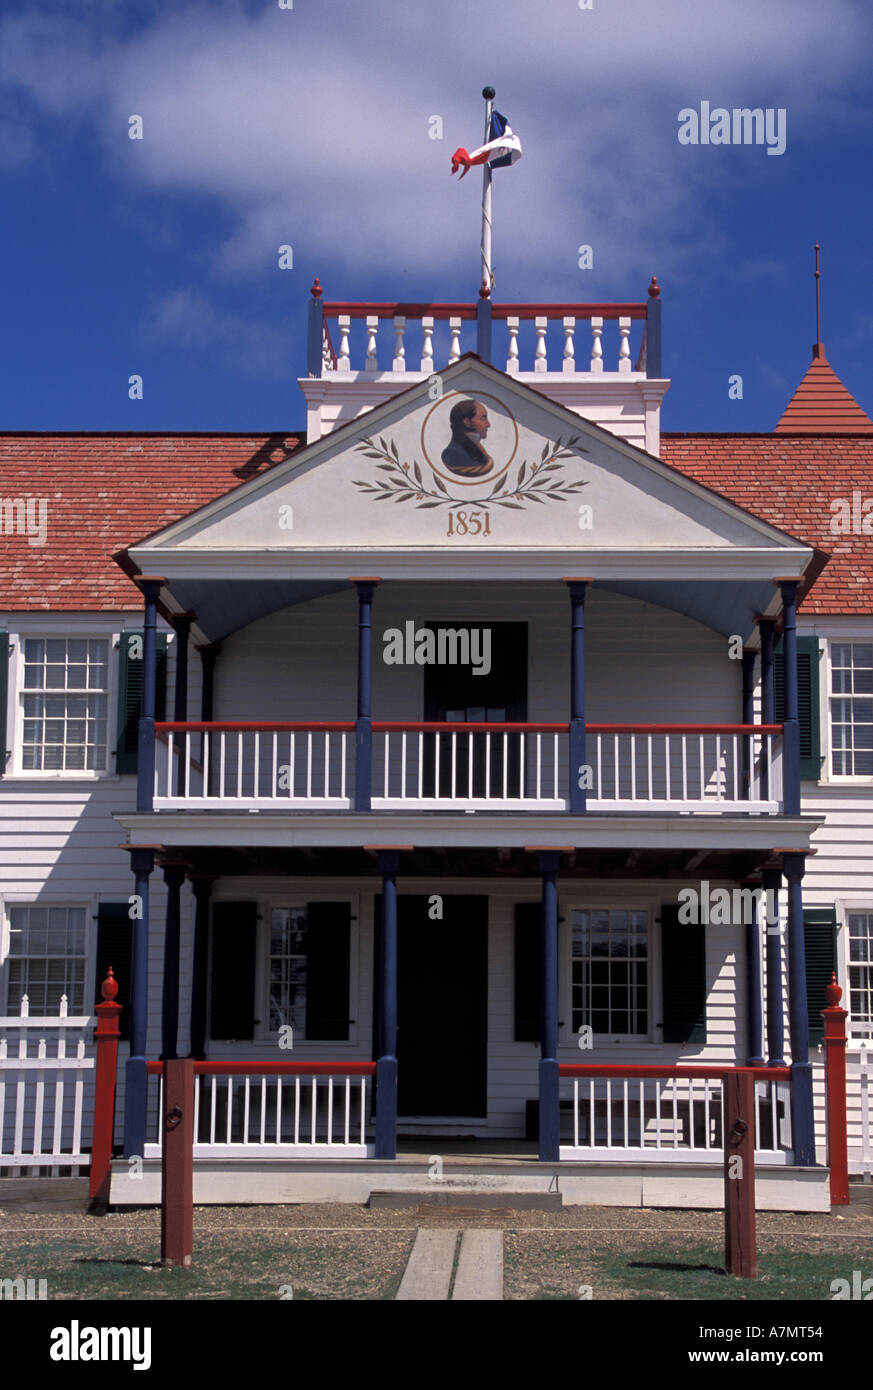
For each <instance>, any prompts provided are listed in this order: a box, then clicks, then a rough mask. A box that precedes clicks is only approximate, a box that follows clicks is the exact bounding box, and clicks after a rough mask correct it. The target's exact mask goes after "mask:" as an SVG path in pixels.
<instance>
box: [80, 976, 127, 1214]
mask: <svg viewBox="0 0 873 1390" xmlns="http://www.w3.org/2000/svg"><path fill="white" fill-rule="evenodd" d="M100 993H101V995H102V996H103V1003H102V1004H98V1005H97V1006H96V1008H95V1013H96V1014H97V1029H96V1031H95V1034H94V1042H95V1045H96V1048H97V1057H96V1061H95V1076H94V1129H93V1134H92V1138H91V1173H90V1181H89V1185H88V1193H89V1196H90V1197H91V1199H92V1201H93V1200H96V1203H97V1205H98V1206H106V1204H107V1203H108V1202H109V1187H110V1183H111V1180H112V1140H113V1136H114V1134H115V1076H116V1068H117V1065H118V1039H119V1035H120V1029H119V1027H118V1018H119V1015H120V1013H121V1005H120V1004H116V1003H115V997H116V995H117V994H118V981H117V980H116V978H115V976H114V974H113V973H112V966H111V965H110V967H109V974H108V975H107V976H106V979H105V980H104V981H103V984H102V985H101V987H100Z"/></svg>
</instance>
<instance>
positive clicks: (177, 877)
mask: <svg viewBox="0 0 873 1390" xmlns="http://www.w3.org/2000/svg"><path fill="white" fill-rule="evenodd" d="M186 867H187V866H186V865H185V864H184V863H183V862H182V861H180V860H166V861H165V862H164V864H163V865H162V868H163V870H164V882H165V883H166V885H167V914H166V918H165V923H164V978H163V986H162V995H161V1057H162V1058H163V1060H164V1061H165V1062H166V1061H168V1060H170V1061H172V1060H174V1059H175V1058H176V1057H178V1055H179V1053H178V1051H177V1048H178V1045H179V946H180V941H181V907H182V884H183V883H184V881H185V869H186Z"/></svg>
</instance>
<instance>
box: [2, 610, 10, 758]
mask: <svg viewBox="0 0 873 1390" xmlns="http://www.w3.org/2000/svg"><path fill="white" fill-rule="evenodd" d="M8 697H9V633H8V632H0V777H2V776H3V774H4V773H5V771H6V754H7V753H8V751H9V750H8V749H7V747H6V705H7V700H8Z"/></svg>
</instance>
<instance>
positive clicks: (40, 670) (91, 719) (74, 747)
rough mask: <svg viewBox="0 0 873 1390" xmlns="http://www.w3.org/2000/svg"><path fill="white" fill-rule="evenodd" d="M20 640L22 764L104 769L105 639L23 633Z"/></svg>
mask: <svg viewBox="0 0 873 1390" xmlns="http://www.w3.org/2000/svg"><path fill="white" fill-rule="evenodd" d="M23 646H24V682H23V686H24V688H23V690H22V695H21V699H22V712H23V715H24V730H23V738H22V750H21V766H22V768H23V769H24V770H25V771H37V772H72V771H88V772H101V771H103V770H105V768H106V710H107V701H108V695H107V691H108V669H109V668H108V662H109V642H108V641H107V640H106V639H105V638H97V639H95V638H88V637H48V638H42V637H26V638H25V639H24V643H23Z"/></svg>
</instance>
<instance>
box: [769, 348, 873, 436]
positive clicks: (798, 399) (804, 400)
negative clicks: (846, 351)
mask: <svg viewBox="0 0 873 1390" xmlns="http://www.w3.org/2000/svg"><path fill="white" fill-rule="evenodd" d="M812 351H813V360H812V365H811V366H810V367H809V368H807V371H806V375H805V376H804V377H803V380H802V381H801V383H800V385H799V386H798V388H797V390H796V391H795V393H794V395H793V396H792V397H791V400H790V401H789V402H788V404H787V406H786V407H785V409H784V411H783V412H782V416H781V418H780V420H779V423H778V425H777V426H776V431H775V432H776V434H826V433H836V434H873V420H871V419H870V416H869V415H867V414H866V412H865V411H863V410H862V409H861V407H860V406H859V404H858V402H857V401H856V400H855V397H854V396H853V395H852V393H851V391H849V389H848V387H846V386H844V385H843V383H842V382H841V381H840V378H839V377H838V376H837V374H836V372H835V371H834V369H833V367H832V366H831V364H830V363H829V362H828V359H827V358H826V357H825V351H824V344H822V343H816V345H815V347H814V348H813V350H812Z"/></svg>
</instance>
